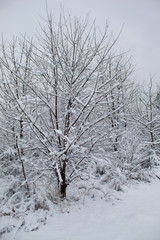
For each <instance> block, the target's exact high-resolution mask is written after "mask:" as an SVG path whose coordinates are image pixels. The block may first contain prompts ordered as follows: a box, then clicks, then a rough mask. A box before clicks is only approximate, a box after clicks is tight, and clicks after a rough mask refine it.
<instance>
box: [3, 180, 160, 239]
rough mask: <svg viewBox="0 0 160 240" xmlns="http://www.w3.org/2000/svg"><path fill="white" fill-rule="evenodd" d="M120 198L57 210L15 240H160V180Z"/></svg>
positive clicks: (131, 188)
mask: <svg viewBox="0 0 160 240" xmlns="http://www.w3.org/2000/svg"><path fill="white" fill-rule="evenodd" d="M117 197H120V200H117V201H116V204H113V203H111V202H104V201H103V200H98V201H97V200H96V201H93V200H92V201H88V202H86V203H85V205H84V206H83V208H82V207H81V209H72V211H70V212H69V213H56V214H55V215H54V216H53V217H50V218H49V219H48V221H47V224H46V225H45V226H41V227H40V229H39V230H37V231H33V232H24V230H23V229H21V230H19V231H18V232H17V234H16V236H15V238H14V239H15V240H44V239H45V240H98V239H100V240H160V181H159V180H157V181H154V182H152V183H147V184H146V183H141V184H138V185H133V186H131V187H130V188H128V189H125V193H117ZM5 239H7V240H12V239H11V238H5Z"/></svg>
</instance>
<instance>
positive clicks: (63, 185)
mask: <svg viewBox="0 0 160 240" xmlns="http://www.w3.org/2000/svg"><path fill="white" fill-rule="evenodd" d="M61 177H62V182H61V185H60V191H61V198H62V199H65V198H66V188H67V184H66V160H64V162H63V166H62V169H61Z"/></svg>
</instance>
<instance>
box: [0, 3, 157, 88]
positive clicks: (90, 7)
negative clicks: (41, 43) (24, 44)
mask: <svg viewBox="0 0 160 240" xmlns="http://www.w3.org/2000/svg"><path fill="white" fill-rule="evenodd" d="M47 4H48V8H49V9H52V12H53V15H54V16H55V18H58V15H59V10H60V4H62V5H63V7H64V8H65V9H69V10H71V11H72V14H73V15H77V16H82V17H83V16H84V17H85V16H86V14H87V13H88V12H90V16H91V20H92V19H96V23H97V25H99V26H100V27H101V28H103V26H104V23H105V21H106V20H108V21H109V23H110V29H111V30H112V31H113V33H114V34H115V35H116V34H117V33H118V32H119V30H120V29H121V27H122V25H123V24H125V26H124V29H123V32H122V34H121V36H120V39H119V44H118V47H119V49H120V50H125V51H128V50H129V51H130V52H129V53H130V55H132V56H133V62H134V63H135V64H136V78H138V80H139V81H140V82H147V81H148V79H149V77H150V76H153V77H154V79H155V81H156V82H157V83H160V66H159V65H160V0H61V1H59V0H47ZM41 17H46V8H45V0H0V32H1V33H2V32H3V34H4V36H5V37H6V38H9V39H11V38H12V37H13V35H14V36H17V35H20V33H22V34H24V33H27V34H29V35H34V34H35V32H36V29H38V27H39V25H38V22H40V21H42V20H41Z"/></svg>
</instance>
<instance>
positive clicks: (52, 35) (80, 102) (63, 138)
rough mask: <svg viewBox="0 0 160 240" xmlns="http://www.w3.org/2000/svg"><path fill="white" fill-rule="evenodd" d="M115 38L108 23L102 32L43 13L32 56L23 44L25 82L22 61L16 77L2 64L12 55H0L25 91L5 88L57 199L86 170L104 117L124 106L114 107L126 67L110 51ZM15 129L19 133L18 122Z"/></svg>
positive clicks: (102, 136)
mask: <svg viewBox="0 0 160 240" xmlns="http://www.w3.org/2000/svg"><path fill="white" fill-rule="evenodd" d="M117 40H118V37H117V38H116V39H114V38H113V36H112V34H110V33H109V30H108V26H107V25H106V28H105V30H104V33H101V32H100V31H98V30H97V28H96V26H95V24H94V23H93V24H92V25H89V22H88V19H86V20H85V21H84V22H81V21H80V20H79V19H78V18H76V17H75V18H72V17H71V16H70V15H69V16H68V18H66V17H65V16H64V15H63V16H60V19H59V23H58V24H55V23H53V20H52V16H48V21H47V27H46V26H45V27H44V28H42V32H41V34H40V35H39V37H38V43H35V44H33V43H32V44H31V48H32V55H31V54H30V48H29V49H28V48H25V54H26V56H27V57H29V62H30V64H31V66H29V68H26V69H27V70H28V69H29V72H31V74H30V75H27V80H26V79H25V78H24V73H25V67H24V64H21V63H20V62H19V63H18V68H20V70H21V71H22V72H23V75H21V74H18V72H17V67H16V68H12V67H11V65H10V64H7V61H8V58H9V59H10V58H11V61H12V62H13V63H14V62H16V61H17V60H16V59H14V57H13V56H11V57H10V56H7V55H6V54H5V53H4V56H6V60H5V61H4V60H3V59H1V61H2V64H3V66H4V67H5V69H6V70H7V71H8V73H9V74H11V75H12V77H13V79H14V81H15V85H16V82H17V83H19V82H20V83H21V85H22V86H25V87H26V88H27V89H29V92H30V94H29V95H27V98H26V97H24V96H23V94H21V95H18V97H17V96H16V94H15V92H14V90H13V88H11V87H10V83H9V81H8V80H7V81H8V87H7V89H9V91H11V93H12V96H13V97H14V100H15V102H16V105H17V109H18V111H19V112H20V113H21V115H20V116H23V117H24V119H25V121H26V122H27V123H28V125H29V126H30V132H31V135H33V134H34V136H35V137H36V138H34V147H35V148H37V149H39V151H41V152H42V153H43V162H45V164H46V166H47V168H48V169H50V170H52V172H54V173H55V177H56V179H57V182H58V186H59V191H60V194H61V197H62V198H65V197H66V189H67V186H68V185H69V184H70V183H71V181H73V180H74V179H75V178H77V177H80V176H81V175H82V174H83V172H85V171H86V170H87V168H88V165H89V161H90V160H91V155H90V154H91V152H92V156H93V155H94V154H95V153H96V152H97V151H98V148H97V146H99V145H100V144H101V143H103V142H104V141H105V140H106V139H108V132H107V131H106V130H105V126H106V120H107V119H108V117H109V116H114V117H113V118H112V120H113V119H114V120H116V119H115V116H116V113H117V112H119V111H120V109H121V108H123V105H121V104H115V105H114V107H113V104H114V102H115V101H114V99H113V98H115V95H113V92H114V90H115V89H118V91H119V92H120V89H121V83H122V81H120V79H121V78H123V79H125V78H127V77H128V74H129V72H130V70H129V69H130V68H128V70H127V64H128V63H127V61H126V63H125V62H123V64H119V61H120V60H119V59H120V58H121V56H122V55H116V54H115V53H114V45H115V44H116V42H117ZM114 61H116V64H115V66H117V68H116V67H115V69H114V72H113V73H112V74H111V73H110V71H112V69H110V67H109V66H110V63H111V62H112V63H114ZM15 66H16V65H15ZM125 67H126V68H125ZM125 69H126V72H125ZM27 72H28V71H27ZM7 78H8V76H7ZM16 79H17V80H16ZM117 79H119V80H117ZM118 94H119V93H118ZM122 95H123V94H122ZM122 95H121V96H122ZM110 96H111V97H110ZM26 99H27V100H26ZM106 99H111V100H112V103H111V104H112V107H111V108H110V109H109V108H108V110H107V109H105V108H104V106H107V102H106ZM118 99H119V95H118V97H117V98H116V101H119V100H118ZM117 116H118V115H117ZM20 120H21V119H20ZM20 124H23V121H22V122H21V121H20ZM20 133H21V135H22V133H23V131H22V125H21V127H20Z"/></svg>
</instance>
